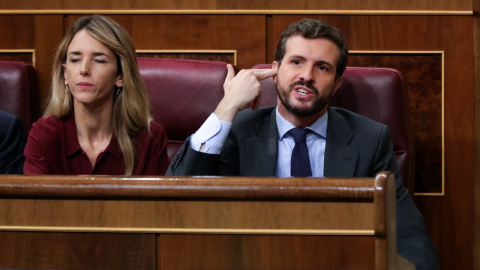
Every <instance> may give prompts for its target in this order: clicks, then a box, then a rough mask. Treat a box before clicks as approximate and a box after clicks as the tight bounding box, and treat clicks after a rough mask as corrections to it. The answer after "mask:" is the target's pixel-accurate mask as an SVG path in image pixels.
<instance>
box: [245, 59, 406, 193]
mask: <svg viewBox="0 0 480 270" xmlns="http://www.w3.org/2000/svg"><path fill="white" fill-rule="evenodd" d="M254 68H271V65H270V64H260V65H256V66H255V67H254ZM260 83H261V85H262V89H263V90H262V91H263V92H262V99H261V101H260V106H261V107H264V106H275V105H276V104H277V94H276V90H275V85H274V83H273V79H271V78H270V79H267V80H264V81H261V82H260ZM407 104H408V103H407V92H406V91H405V90H404V89H403V87H402V76H401V74H400V72H399V71H398V70H395V69H391V68H367V67H347V70H346V71H345V73H344V74H343V77H342V84H341V86H340V88H339V89H338V91H337V93H336V94H335V95H334V97H333V99H332V101H331V102H330V106H335V107H341V108H345V109H348V110H350V111H353V112H356V113H358V114H361V115H363V116H366V117H368V118H370V119H373V120H375V121H378V122H381V123H384V124H386V125H388V126H389V127H390V130H391V133H392V141H393V151H394V154H395V157H396V158H397V161H398V165H399V167H400V172H401V174H402V178H403V183H404V185H405V186H406V187H407V188H408V189H409V190H410V191H411V192H412V191H413V187H414V177H415V173H414V167H415V166H414V150H413V149H414V148H413V135H412V132H411V130H410V120H409V119H410V118H409V110H408V106H407Z"/></svg>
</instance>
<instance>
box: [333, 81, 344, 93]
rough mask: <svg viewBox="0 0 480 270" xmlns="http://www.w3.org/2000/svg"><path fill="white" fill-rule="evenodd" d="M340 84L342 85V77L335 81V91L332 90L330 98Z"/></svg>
mask: <svg viewBox="0 0 480 270" xmlns="http://www.w3.org/2000/svg"><path fill="white" fill-rule="evenodd" d="M341 84H342V77H338V78H337V80H336V81H335V90H333V94H332V96H333V95H334V94H335V93H336V92H337V90H338V88H340V85H341Z"/></svg>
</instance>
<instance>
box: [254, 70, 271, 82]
mask: <svg viewBox="0 0 480 270" xmlns="http://www.w3.org/2000/svg"><path fill="white" fill-rule="evenodd" d="M251 71H252V72H253V75H254V76H255V78H257V80H259V81H261V80H265V79H267V78H270V77H272V76H274V75H275V74H277V70H275V69H252V70H251Z"/></svg>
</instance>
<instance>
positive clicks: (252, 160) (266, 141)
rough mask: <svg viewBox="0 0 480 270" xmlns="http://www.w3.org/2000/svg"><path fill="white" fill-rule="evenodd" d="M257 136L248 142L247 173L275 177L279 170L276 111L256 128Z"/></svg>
mask: <svg viewBox="0 0 480 270" xmlns="http://www.w3.org/2000/svg"><path fill="white" fill-rule="evenodd" d="M255 132H256V136H255V137H253V138H250V139H248V140H247V158H248V160H247V169H246V173H248V175H253V176H274V175H275V174H276V170H277V156H278V131H277V123H276V119H275V109H273V110H272V112H271V113H270V114H269V115H268V116H267V117H265V118H263V119H262V120H261V121H259V122H258V123H257V124H256V126H255Z"/></svg>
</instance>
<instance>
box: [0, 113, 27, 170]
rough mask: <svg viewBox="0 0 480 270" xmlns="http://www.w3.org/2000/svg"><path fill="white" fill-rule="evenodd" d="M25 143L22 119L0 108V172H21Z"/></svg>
mask: <svg viewBox="0 0 480 270" xmlns="http://www.w3.org/2000/svg"><path fill="white" fill-rule="evenodd" d="M26 143H27V135H26V133H25V129H24V128H23V123H22V121H20V119H19V118H18V117H16V116H14V115H13V114H10V113H7V112H5V111H2V110H0V174H23V163H24V162H25V158H24V156H23V150H24V149H25V144H26Z"/></svg>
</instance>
